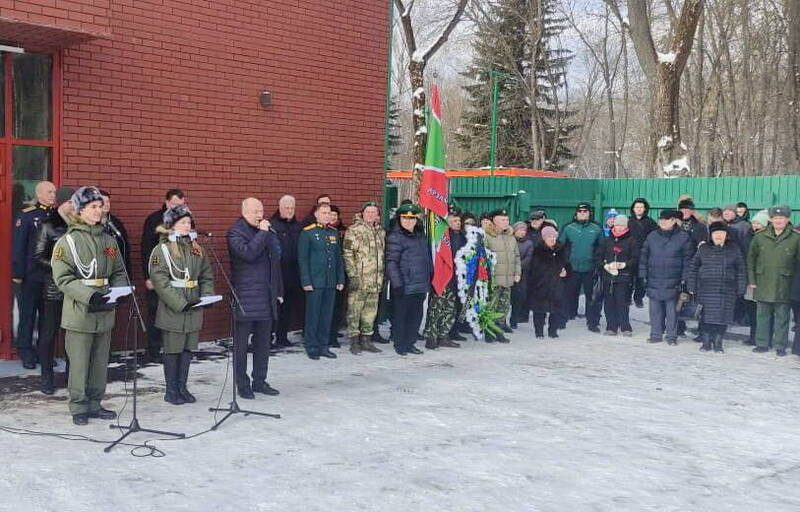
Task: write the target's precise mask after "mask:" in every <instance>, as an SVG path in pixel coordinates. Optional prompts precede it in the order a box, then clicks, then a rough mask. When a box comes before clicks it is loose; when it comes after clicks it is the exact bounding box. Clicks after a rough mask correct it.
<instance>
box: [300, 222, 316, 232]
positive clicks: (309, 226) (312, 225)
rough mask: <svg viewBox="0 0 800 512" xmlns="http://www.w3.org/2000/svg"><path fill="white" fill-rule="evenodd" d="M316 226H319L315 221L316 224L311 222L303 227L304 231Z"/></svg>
mask: <svg viewBox="0 0 800 512" xmlns="http://www.w3.org/2000/svg"><path fill="white" fill-rule="evenodd" d="M316 227H317V224H316V223H314V224H309V225H308V226H306V227H304V228H303V231H308V230H310V229H315V228H316Z"/></svg>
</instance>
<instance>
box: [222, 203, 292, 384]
mask: <svg viewBox="0 0 800 512" xmlns="http://www.w3.org/2000/svg"><path fill="white" fill-rule="evenodd" d="M270 226H271V225H270V222H269V221H268V220H266V219H265V218H264V205H263V204H261V201H259V200H258V199H254V198H252V197H251V198H248V199H245V200H244V201H243V202H242V217H241V218H240V219H239V220H237V221H236V222H235V223H234V224H233V226H232V227H231V228H230V230H228V252H229V253H230V259H231V282H232V283H233V287H234V289H235V291H236V295H237V297H238V298H239V300H240V301H241V304H240V305H239V306H240V307H239V308H238V309H237V310H236V331H235V333H234V340H233V350H234V376H235V379H236V385H237V387H238V389H239V396H241V397H242V398H254V397H255V395H254V392H255V393H264V394H266V395H277V394H278V390H276V389H274V388H273V387H271V386H270V385H269V384H268V383H267V366H268V364H269V340H270V336H271V334H272V324H273V322H274V321H275V319H276V318H277V316H278V304H279V303H281V302H283V279H282V274H281V270H280V261H281V248H280V242H279V241H278V237H277V236H276V235H275V233H273V232H272V231H270ZM251 334H252V335H253V349H254V350H253V372H252V377H253V382H252V386H251V384H250V379H248V377H247V340H248V338H250V335H251Z"/></svg>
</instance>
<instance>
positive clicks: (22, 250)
mask: <svg viewBox="0 0 800 512" xmlns="http://www.w3.org/2000/svg"><path fill="white" fill-rule="evenodd" d="M55 200H56V187H55V185H53V184H52V183H50V182H49V181H40V182H39V183H38V184H37V185H36V203H35V204H33V205H31V206H28V207H27V208H25V209H23V210H22V211H21V212H20V213H19V215H17V219H16V220H15V221H14V248H13V256H12V276H11V277H12V279H13V281H14V283H15V284H16V285H17V286H19V289H20V294H19V297H18V301H19V302H18V307H19V326H18V328H17V337H16V340H15V345H16V347H17V351H18V353H19V358H20V359H21V360H22V366H23V367H25V368H26V369H29V370H31V369H33V368H36V360H37V355H36V351H35V350H34V349H33V329H34V326H35V325H36V317H37V314H39V315H41V308H42V291H43V289H44V276H43V275H42V271H41V269H40V268H39V266H38V265H37V264H36V262H35V261H34V259H33V251H32V246H33V239H34V238H35V236H36V231H37V229H38V228H39V224H40V222H41V221H42V220H44V218H45V217H47V215H48V214H49V213H50V210H51V209H52V207H53V203H55Z"/></svg>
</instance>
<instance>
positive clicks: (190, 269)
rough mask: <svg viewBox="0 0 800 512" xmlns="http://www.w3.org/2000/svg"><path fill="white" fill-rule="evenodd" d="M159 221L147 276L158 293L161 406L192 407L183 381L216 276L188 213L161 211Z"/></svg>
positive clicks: (186, 210) (182, 207)
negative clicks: (204, 302)
mask: <svg viewBox="0 0 800 512" xmlns="http://www.w3.org/2000/svg"><path fill="white" fill-rule="evenodd" d="M163 220H164V223H163V224H162V225H161V226H160V227H159V228H158V229H157V231H158V232H159V233H160V234H161V242H160V243H159V244H158V245H157V246H156V247H155V248H154V249H153V252H152V254H151V255H150V266H149V272H148V275H149V276H150V281H151V282H152V283H153V288H154V289H155V291H156V293H157V294H158V311H157V312H156V323H155V326H156V327H157V328H158V329H159V330H160V331H161V342H162V343H163V350H164V355H163V357H162V360H163V363H164V380H165V382H166V388H167V391H166V394H165V395H164V401H166V402H169V403H171V404H173V405H181V404H185V403H190V404H191V403H194V402H196V401H197V400H196V399H195V397H194V395H192V394H191V393H190V392H189V390H188V389H187V387H186V381H187V380H188V378H189V365H190V364H191V362H192V351H194V350H197V345H198V343H199V341H200V329H202V328H203V310H202V309H201V308H199V307H196V306H197V305H198V304H200V297H203V296H206V295H213V294H214V273H213V271H212V269H211V263H210V262H209V261H208V257H207V256H206V252H205V250H203V248H202V247H200V245H199V244H198V243H197V241H196V238H197V233H195V232H194V231H192V212H191V211H189V208H188V207H187V206H185V205H178V206H175V207H172V208H170V209H168V210H166V211H165V212H164V218H163Z"/></svg>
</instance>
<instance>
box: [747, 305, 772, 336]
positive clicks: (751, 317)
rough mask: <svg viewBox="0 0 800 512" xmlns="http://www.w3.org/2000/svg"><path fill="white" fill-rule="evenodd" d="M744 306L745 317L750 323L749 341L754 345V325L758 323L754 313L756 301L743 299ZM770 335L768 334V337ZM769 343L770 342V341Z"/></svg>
mask: <svg viewBox="0 0 800 512" xmlns="http://www.w3.org/2000/svg"><path fill="white" fill-rule="evenodd" d="M744 307H745V310H746V311H747V318H748V321H749V323H750V343H751V344H753V345H755V344H756V327H757V325H758V319H757V315H756V310H757V308H756V303H755V302H753V301H752V300H746V301H744ZM771 338H772V336H770V339H771ZM770 345H771V343H770Z"/></svg>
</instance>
